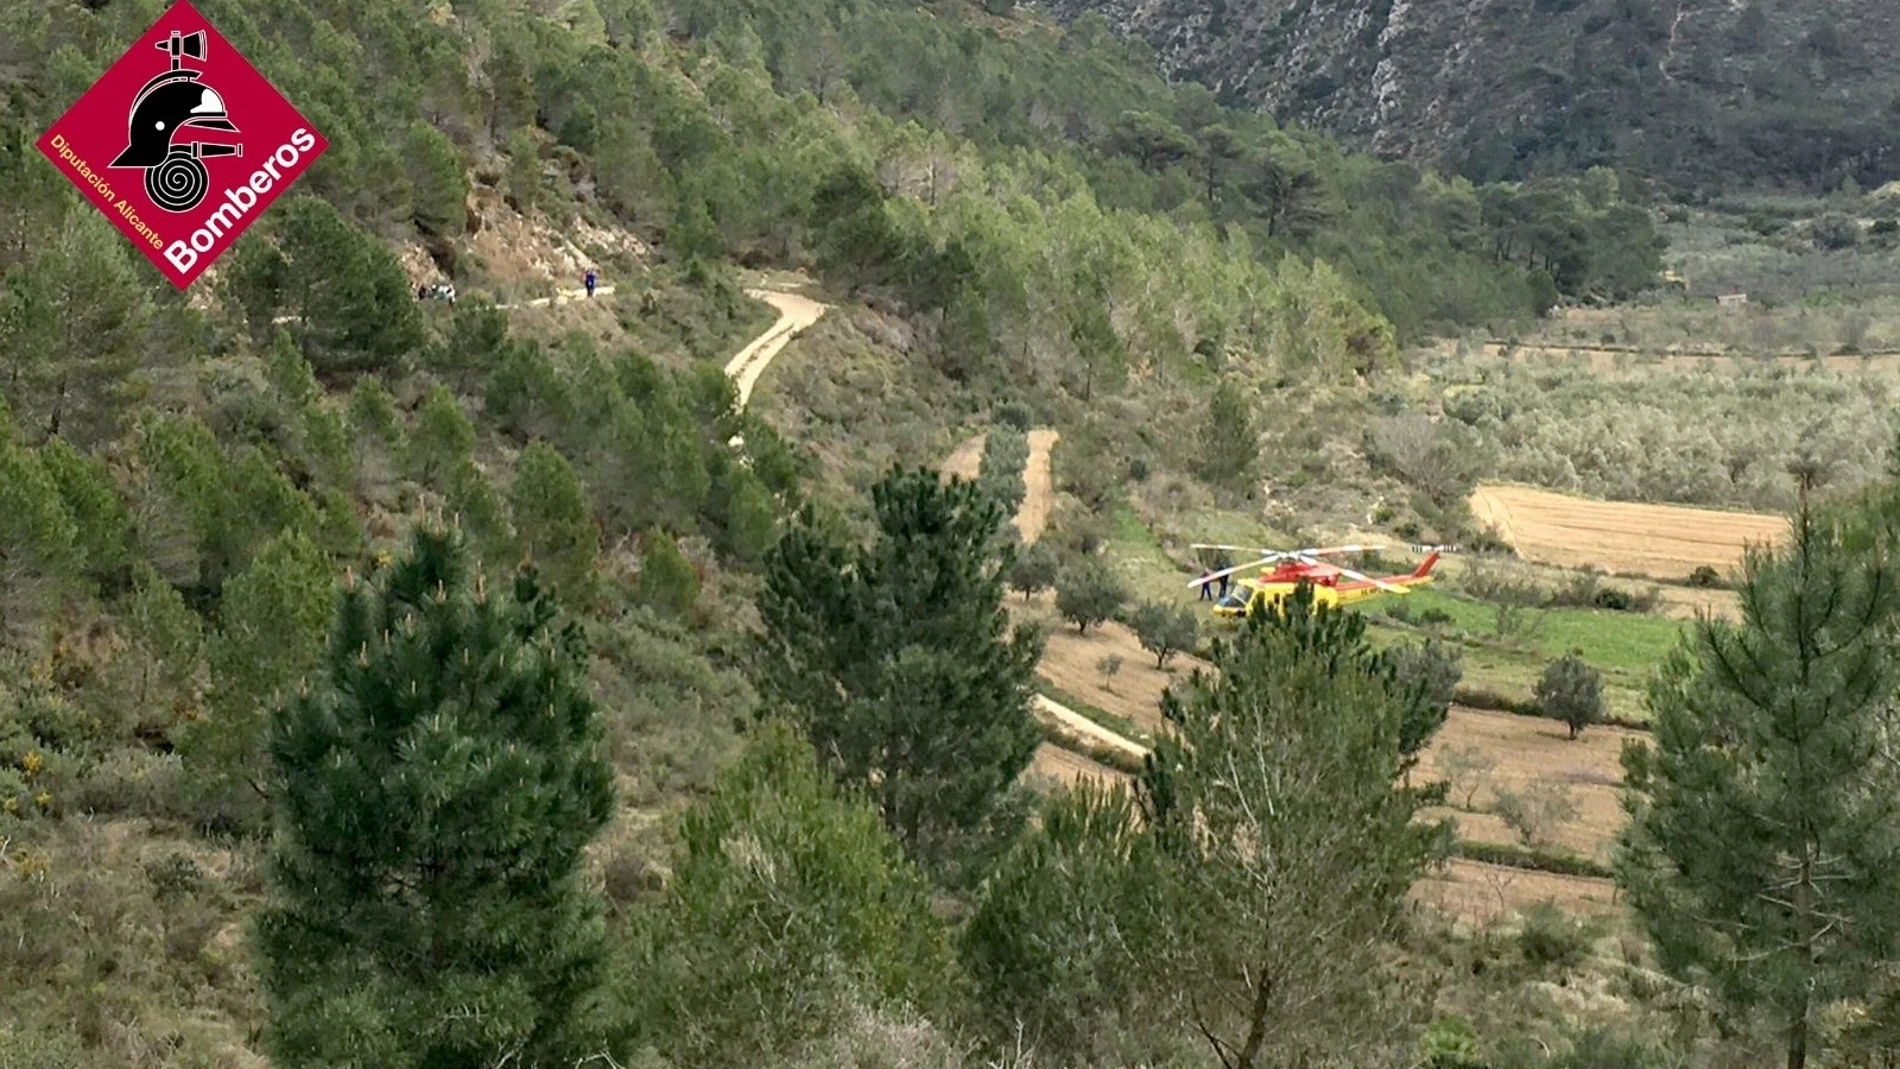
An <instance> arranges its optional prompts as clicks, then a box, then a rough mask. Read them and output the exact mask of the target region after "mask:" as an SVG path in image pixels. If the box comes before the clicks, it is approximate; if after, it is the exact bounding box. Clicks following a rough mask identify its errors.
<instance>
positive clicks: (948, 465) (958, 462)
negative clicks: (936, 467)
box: [943, 434, 1028, 503]
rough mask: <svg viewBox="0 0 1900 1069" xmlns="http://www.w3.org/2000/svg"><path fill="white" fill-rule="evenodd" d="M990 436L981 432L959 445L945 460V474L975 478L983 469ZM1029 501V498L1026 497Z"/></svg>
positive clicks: (954, 477) (952, 476)
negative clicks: (984, 455) (984, 451)
mask: <svg viewBox="0 0 1900 1069" xmlns="http://www.w3.org/2000/svg"><path fill="white" fill-rule="evenodd" d="M988 442H989V437H988V436H987V435H982V434H979V435H977V436H976V437H974V438H971V439H969V440H968V441H966V442H964V443H963V444H962V445H959V446H957V451H956V452H954V453H951V454H950V459H949V460H946V461H944V462H943V474H944V477H945V478H948V479H974V478H976V477H977V475H978V474H979V473H980V472H982V470H983V449H984V447H985V446H986V445H987V444H988ZM1024 501H1025V503H1027V501H1028V499H1027V498H1025V499H1024Z"/></svg>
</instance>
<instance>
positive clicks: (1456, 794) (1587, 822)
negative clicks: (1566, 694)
mask: <svg viewBox="0 0 1900 1069" xmlns="http://www.w3.org/2000/svg"><path fill="white" fill-rule="evenodd" d="M1647 739H1648V736H1647V735H1644V734H1642V733H1640V732H1635V731H1624V730H1622V729H1620V728H1610V727H1594V728H1591V729H1589V730H1588V731H1585V732H1584V733H1583V737H1582V738H1579V739H1577V740H1576V741H1575V742H1572V741H1571V740H1570V739H1569V731H1568V730H1567V729H1566V728H1565V727H1564V726H1563V725H1562V724H1560V723H1558V722H1557V721H1555V720H1544V719H1541V718H1538V717H1526V716H1513V715H1511V714H1509V713H1490V712H1482V711H1480V710H1477V709H1465V708H1462V707H1460V708H1453V709H1452V711H1451V715H1450V716H1449V717H1448V718H1447V719H1446V720H1445V727H1444V729H1443V730H1441V731H1440V732H1439V733H1438V735H1437V736H1436V737H1434V738H1433V739H1432V742H1431V745H1430V746H1429V747H1427V748H1426V750H1425V753H1424V755H1423V760H1422V761H1421V762H1420V769H1419V771H1420V774H1421V776H1422V777H1423V778H1425V779H1446V778H1449V777H1448V775H1447V772H1446V769H1445V765H1444V761H1443V758H1444V756H1445V754H1446V752H1447V751H1449V750H1454V749H1458V750H1465V749H1470V750H1477V751H1478V752H1480V753H1482V754H1484V755H1485V756H1487V757H1489V758H1491V759H1492V760H1493V761H1495V762H1496V765H1495V767H1493V768H1492V769H1491V770H1490V771H1489V772H1487V773H1485V774H1483V775H1482V776H1480V777H1477V778H1478V780H1479V783H1478V784H1477V785H1476V786H1477V789H1476V790H1474V791H1472V792H1470V796H1469V800H1470V804H1471V807H1472V808H1473V809H1475V810H1489V809H1490V808H1491V807H1492V806H1493V805H1495V804H1496V802H1497V796H1498V791H1500V790H1506V791H1523V790H1524V789H1526V788H1527V787H1530V786H1532V785H1537V784H1545V785H1553V786H1556V787H1560V788H1562V789H1564V790H1567V791H1568V792H1569V794H1570V797H1571V800H1572V801H1574V802H1576V803H1577V809H1578V814H1577V818H1576V819H1575V820H1572V821H1569V822H1568V823H1566V824H1564V825H1563V826H1561V827H1558V828H1555V829H1553V832H1554V834H1553V835H1552V837H1551V845H1553V846H1556V847H1558V848H1560V849H1562V850H1564V851H1566V852H1568V853H1572V854H1577V855H1579V856H1581V857H1587V858H1592V859H1595V860H1597V861H1601V862H1608V861H1609V860H1610V854H1611V849H1612V847H1613V846H1614V844H1615V842H1616V836H1617V834H1618V833H1620V832H1621V831H1622V830H1623V824H1624V821H1625V816H1624V813H1623V805H1622V782H1623V765H1622V754H1623V745H1624V744H1625V743H1627V742H1632V741H1635V742H1642V741H1646V740H1647ZM1452 787H1453V790H1452V798H1451V800H1452V801H1453V802H1454V803H1456V804H1458V805H1460V806H1463V805H1464V804H1465V803H1466V800H1467V794H1466V791H1465V790H1463V789H1462V788H1463V787H1464V784H1462V783H1460V782H1454V783H1453V784H1452ZM1439 815H1441V816H1451V817H1453V818H1455V819H1456V820H1457V821H1458V834H1459V836H1460V837H1461V838H1465V839H1472V840H1475V841H1477V842H1484V843H1504V844H1510V843H1514V842H1516V841H1517V837H1516V835H1515V834H1514V833H1513V832H1512V831H1511V829H1510V828H1508V827H1506V826H1505V823H1504V821H1502V820H1500V819H1499V818H1498V817H1496V816H1494V815H1492V814H1491V813H1489V812H1456V813H1453V812H1450V811H1446V812H1443V813H1440V814H1439Z"/></svg>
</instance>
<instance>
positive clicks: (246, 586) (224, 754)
mask: <svg viewBox="0 0 1900 1069" xmlns="http://www.w3.org/2000/svg"><path fill="white" fill-rule="evenodd" d="M335 585H336V584H335V579H334V577H333V576H332V574H331V571H330V562H329V561H328V560H326V559H324V556H323V553H322V552H321V551H320V550H319V549H318V548H317V546H316V544H315V543H314V542H312V541H311V540H310V538H309V537H308V536H306V535H304V534H303V533H302V532H290V533H288V534H285V535H283V536H281V537H278V538H276V539H273V540H272V541H270V542H269V543H266V544H265V546H264V548H263V549H261V550H259V551H258V554H257V557H256V559H254V560H253V561H252V562H251V566H250V567H249V568H247V569H245V570H244V571H243V572H242V573H240V574H239V575H237V576H234V577H233V578H232V579H231V581H230V582H228V583H226V584H225V586H224V594H223V597H222V599H221V600H220V603H219V606H218V623H219V627H218V630H217V632H216V633H215V634H214V635H213V636H212V638H211V641H210V643H209V649H208V655H209V656H208V660H209V662H210V665H211V689H210V693H209V694H208V699H209V705H210V711H209V715H208V716H207V717H206V718H205V719H203V720H200V721H198V722H196V723H193V724H190V725H189V726H188V727H187V728H186V730H185V731H183V732H182V733H181V735H182V737H181V739H180V744H179V746H180V749H181V750H182V751H183V753H184V755H185V759H186V761H187V762H188V763H189V764H190V766H191V768H192V770H193V774H194V780H195V782H197V783H198V784H199V785H200V786H202V787H203V788H204V794H205V796H206V797H207V798H209V799H212V800H214V801H215V802H216V803H217V805H218V806H219V808H220V810H221V811H222V812H223V814H224V816H225V818H226V819H228V820H232V821H236V822H239V823H243V824H255V823H257V822H259V821H260V820H261V817H262V812H261V809H262V807H261V803H262V801H263V798H264V784H265V782H266V781H267V779H268V776H267V775H266V771H265V765H266V755H265V751H264V742H265V733H266V720H267V718H268V715H269V711H270V709H271V708H272V707H273V706H274V705H275V704H277V702H278V701H279V700H280V699H281V698H282V697H283V696H284V694H285V692H286V690H287V688H289V687H290V686H291V685H293V684H295V683H296V682H297V681H298V680H299V679H301V678H302V677H303V676H304V675H305V674H306V673H308V672H309V671H310V670H311V669H312V668H314V667H315V666H316V664H317V661H318V658H319V657H320V656H321V655H322V652H323V639H324V635H325V634H326V632H328V630H329V625H330V614H331V612H332V611H333V610H334V609H335V607H336V596H335Z"/></svg>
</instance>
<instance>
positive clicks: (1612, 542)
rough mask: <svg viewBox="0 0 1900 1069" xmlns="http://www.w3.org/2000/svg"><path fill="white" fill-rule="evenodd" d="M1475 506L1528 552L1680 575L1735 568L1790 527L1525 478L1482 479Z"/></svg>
mask: <svg viewBox="0 0 1900 1069" xmlns="http://www.w3.org/2000/svg"><path fill="white" fill-rule="evenodd" d="M1471 513H1472V516H1473V517H1474V518H1476V519H1477V521H1478V522H1479V523H1480V524H1485V525H1487V526H1490V527H1492V528H1495V529H1496V530H1497V532H1498V535H1499V536H1500V537H1501V538H1503V539H1504V540H1505V541H1506V542H1509V543H1510V544H1511V546H1512V547H1513V548H1515V549H1516V550H1517V552H1518V555H1519V556H1522V557H1523V558H1524V559H1526V560H1531V561H1536V562H1538V563H1542V564H1556V565H1561V566H1563V567H1567V568H1579V567H1591V566H1594V567H1598V568H1602V569H1603V570H1605V571H1608V572H1612V573H1616V574H1620V575H1643V576H1649V577H1651V578H1654V579H1664V580H1672V579H1673V580H1678V581H1680V580H1682V579H1685V578H1686V577H1687V576H1688V575H1689V573H1691V572H1693V571H1695V569H1696V568H1698V567H1700V566H1702V565H1705V564H1706V565H1711V566H1713V567H1714V568H1716V569H1717V570H1720V571H1728V570H1730V569H1733V568H1734V567H1736V566H1737V565H1739V564H1740V563H1741V560H1742V553H1743V551H1744V550H1745V549H1746V548H1747V547H1748V546H1749V545H1750V544H1759V543H1765V542H1774V541H1778V540H1780V539H1781V538H1782V537H1784V536H1785V535H1786V534H1787V532H1788V521H1786V520H1784V519H1782V518H1781V517H1779V516H1767V515H1762V514H1759V513H1752V512H1718V511H1715V510H1713V509H1698V508H1686V507H1683V506H1678V505H1639V504H1631V503H1628V502H1620V501H1594V500H1590V499H1588V498H1581V497H1570V496H1568V495H1565V494H1558V493H1552V492H1551V491H1548V490H1534V489H1531V488H1529V487H1524V486H1496V485H1494V486H1480V487H1478V489H1477V490H1476V491H1474V492H1473V493H1472V495H1471Z"/></svg>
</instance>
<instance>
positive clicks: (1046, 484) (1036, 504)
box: [1016, 430, 1062, 545]
mask: <svg viewBox="0 0 1900 1069" xmlns="http://www.w3.org/2000/svg"><path fill="white" fill-rule="evenodd" d="M1061 438H1062V436H1061V435H1060V434H1057V433H1056V432H1055V431H1052V430H1039V431H1030V432H1029V462H1028V463H1027V464H1025V465H1024V466H1023V485H1024V486H1025V487H1026V488H1027V489H1028V492H1027V493H1025V494H1024V495H1023V505H1022V507H1021V508H1019V509H1017V510H1016V530H1018V531H1020V532H1022V536H1023V544H1024V545H1030V544H1032V543H1034V542H1035V541H1036V539H1038V538H1041V537H1042V533H1043V532H1044V531H1046V530H1048V529H1049V511H1050V509H1051V508H1053V507H1054V505H1055V496H1056V492H1055V484H1056V480H1055V465H1054V464H1053V463H1052V462H1051V460H1050V459H1049V458H1050V454H1051V453H1052V452H1054V450H1055V447H1056V442H1058V441H1060V440H1061Z"/></svg>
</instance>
